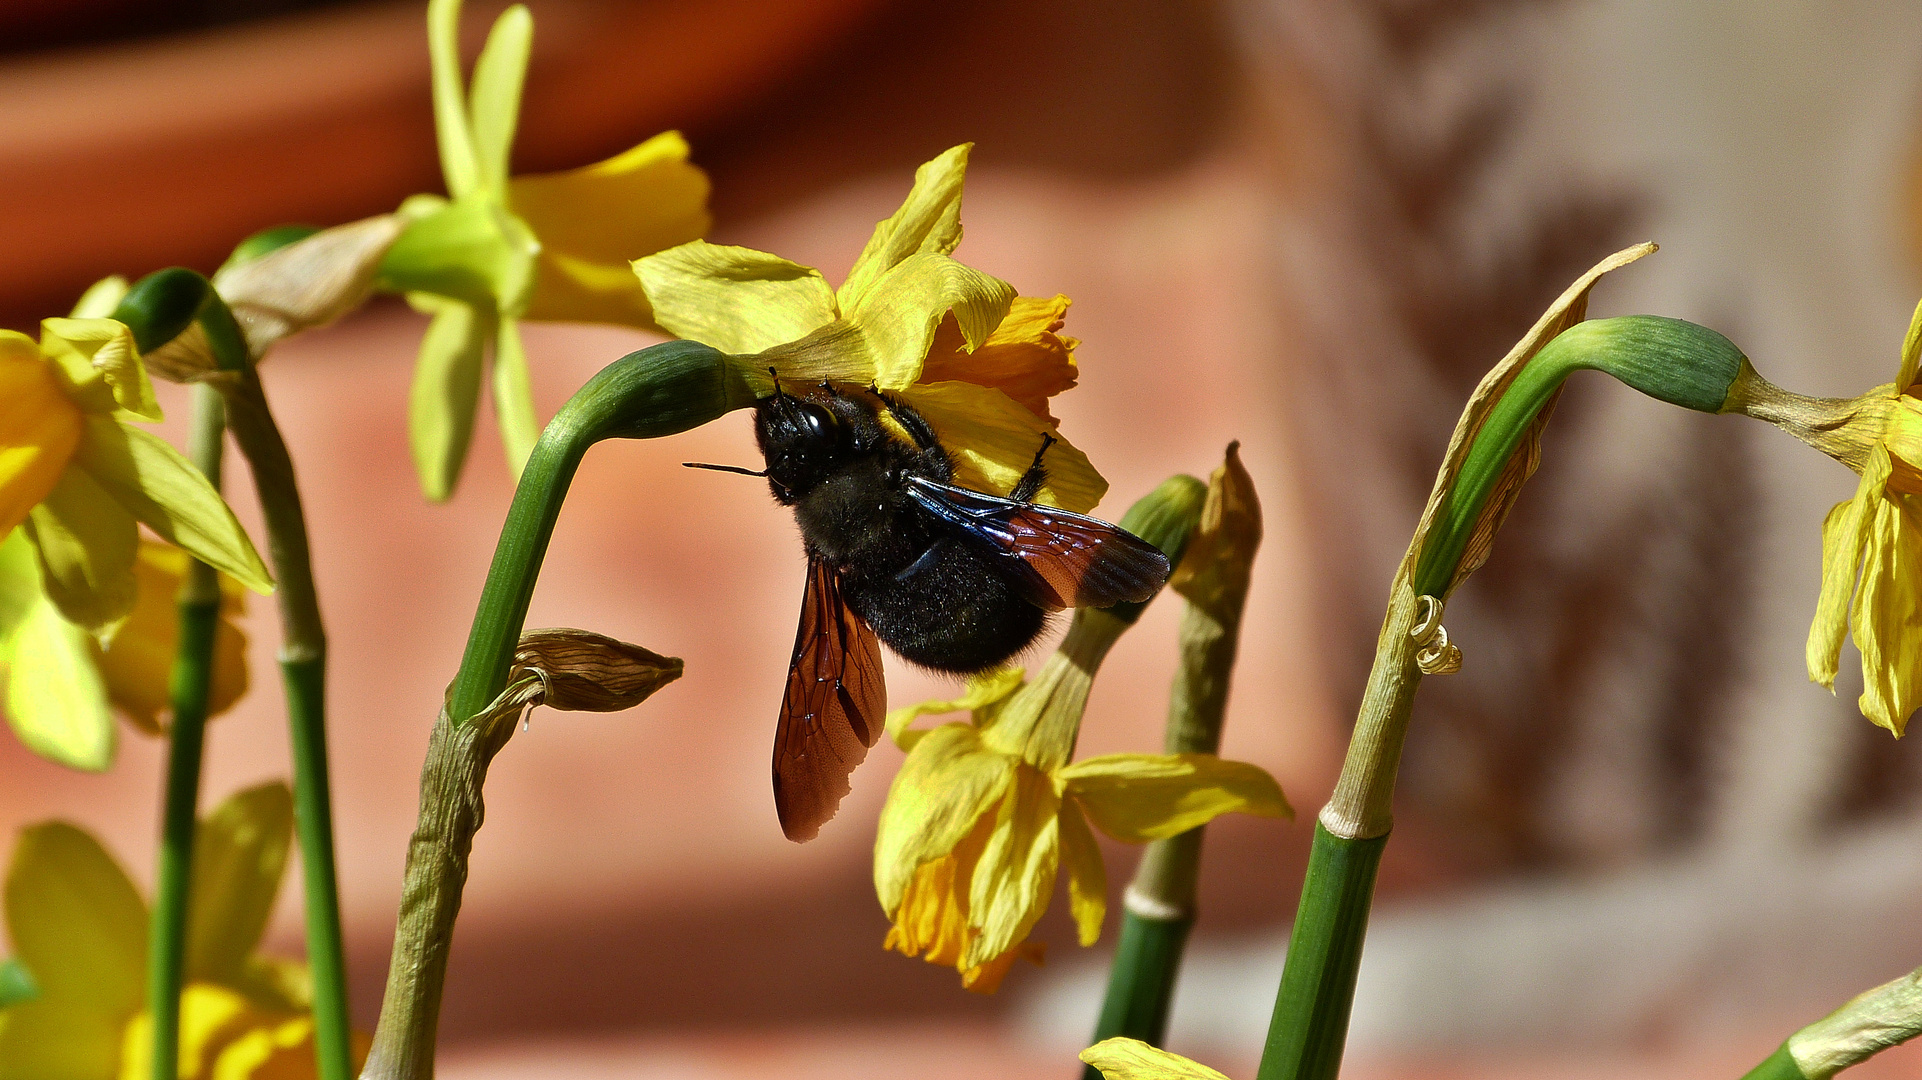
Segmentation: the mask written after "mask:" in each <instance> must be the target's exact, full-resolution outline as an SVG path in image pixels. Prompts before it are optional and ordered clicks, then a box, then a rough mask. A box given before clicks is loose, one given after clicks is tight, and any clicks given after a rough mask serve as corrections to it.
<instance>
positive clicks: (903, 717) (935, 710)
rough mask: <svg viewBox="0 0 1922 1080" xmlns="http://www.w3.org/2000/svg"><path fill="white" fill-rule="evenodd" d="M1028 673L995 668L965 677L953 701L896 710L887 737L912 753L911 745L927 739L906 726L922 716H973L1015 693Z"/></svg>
mask: <svg viewBox="0 0 1922 1080" xmlns="http://www.w3.org/2000/svg"><path fill="white" fill-rule="evenodd" d="M1025 678H1027V673H1026V672H1025V671H1023V670H1022V669H1021V668H1019V667H1004V668H996V669H994V670H993V671H989V672H984V673H982V674H980V675H970V676H968V686H967V692H966V693H964V694H962V695H961V696H960V697H958V698H956V699H954V700H953V701H923V702H921V703H920V704H918V705H909V706H907V707H906V708H901V709H896V710H894V711H893V712H890V713H889V714H888V720H887V732H888V737H889V738H891V739H893V740H894V744H895V745H896V746H899V747H900V748H901V749H903V750H912V749H914V744H915V743H917V742H920V741H921V737H922V736H924V735H927V734H928V732H927V731H911V730H909V729H908V725H909V724H912V723H914V722H915V720H917V719H919V718H920V717H923V716H945V715H947V714H948V713H957V712H965V713H972V712H974V711H975V710H977V709H982V708H986V707H987V706H988V705H990V704H992V703H994V702H997V701H1000V700H1001V699H1002V698H1005V697H1007V696H1008V695H1009V694H1012V693H1014V692H1015V690H1016V688H1018V687H1019V686H1020V685H1021V683H1022V680H1024V679H1025Z"/></svg>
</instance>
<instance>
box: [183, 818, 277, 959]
mask: <svg viewBox="0 0 1922 1080" xmlns="http://www.w3.org/2000/svg"><path fill="white" fill-rule="evenodd" d="M293 827H294V796H293V792H292V791H290V790H288V788H287V785H286V784H285V783H283V782H281V781H279V780H275V781H272V782H269V783H265V784H260V785H258V786H256V787H251V788H248V789H246V790H245V791H240V792H236V793H235V794H233V795H230V796H228V797H227V799H226V800H225V801H223V802H222V803H221V804H220V805H219V806H217V807H215V808H214V810H213V812H212V813H210V814H208V815H207V816H206V817H205V818H203V819H201V821H200V823H199V826H198V829H197V831H196V832H195V834H194V866H193V889H192V892H191V894H190V895H191V897H192V910H191V911H190V912H189V914H188V923H187V958H186V973H187V978H188V979H190V980H195V979H197V980H205V981H208V982H218V983H221V984H223V985H227V986H234V985H235V984H236V983H238V982H240V981H241V980H242V979H243V977H244V973H245V969H246V965H247V958H248V957H249V956H250V955H251V954H252V953H253V951H254V949H255V948H256V947H257V946H258V945H259V944H260V935H261V933H262V932H263V931H265V930H266V928H267V918H268V916H269V915H271V914H273V909H274V898H275V896H276V895H277V894H278V893H279V891H280V879H281V874H282V872H283V871H284V870H285V869H286V867H287V848H288V844H289V842H290V841H291V839H292V837H293Z"/></svg>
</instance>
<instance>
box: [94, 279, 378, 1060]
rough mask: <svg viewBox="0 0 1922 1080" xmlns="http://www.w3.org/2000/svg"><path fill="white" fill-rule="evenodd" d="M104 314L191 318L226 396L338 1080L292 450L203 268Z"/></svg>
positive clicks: (317, 709)
mask: <svg viewBox="0 0 1922 1080" xmlns="http://www.w3.org/2000/svg"><path fill="white" fill-rule="evenodd" d="M196 290H197V291H196ZM183 310H186V311H191V313H192V314H191V318H189V319H183V318H182V317H181V312H182V311H183ZM113 317H114V318H116V319H118V320H120V321H121V322H123V323H126V324H127V326H128V327H129V328H130V329H132V331H133V333H134V340H135V343H136V344H137V345H138V346H139V347H140V349H141V351H142V352H147V351H151V350H153V349H155V348H158V347H159V346H161V345H164V344H165V343H166V342H168V341H170V340H172V338H173V337H174V336H176V335H177V334H179V333H180V332H181V331H182V330H184V329H185V328H186V327H187V325H189V324H190V323H193V322H197V323H198V324H199V325H200V327H201V330H202V331H203V332H204V333H205V334H206V335H207V341H208V343H209V345H210V346H211V347H212V350H213V353H214V356H215V358H216V360H217V361H218V362H219V370H218V371H215V372H212V373H210V374H209V376H208V379H207V382H208V384H209V385H211V386H214V387H217V388H218V389H219V390H220V392H221V394H222V396H223V397H224V399H225V403H226V413H227V425H228V428H229V430H231V431H232V432H233V434H234V441H235V442H236V443H237V444H238V445H239V447H240V450H241V453H242V454H243V455H244V456H245V457H246V458H247V463H248V465H249V466H250V468H251V470H252V472H253V477H254V489H255V492H256V493H257V495H258V497H259V499H260V506H261V512H262V517H263V518H264V519H265V520H266V523H267V549H268V557H269V559H270V560H271V561H272V563H273V567H274V576H275V579H276V588H275V593H274V599H275V602H276V606H277V607H278V608H279V612H280V629H281V647H280V667H281V682H282V685H283V687H284V690H285V693H286V697H287V719H288V725H289V728H290V732H291V742H292V748H293V766H294V822H295V831H296V833H297V835H298V837H299V841H300V856H301V870H302V877H303V884H304V886H305V901H306V903H305V908H306V915H307V964H308V967H309V970H310V972H311V975H312V980H313V1014H314V1044H315V1058H316V1063H317V1065H318V1074H319V1077H320V1080H348V1078H349V1077H350V1076H351V1074H352V1072H353V1063H352V1060H351V1057H350V1053H349V1035H350V1032H349V1027H348V1014H347V980H346V963H345V959H344V956H345V950H344V949H343V947H342V940H341V928H340V895H339V887H338V884H337V882H336V879H335V870H334V838H333V812H332V806H331V796H330V790H331V789H330V787H329V783H328V775H327V728H326V715H327V711H326V663H327V635H326V631H325V629H324V628H323V626H322V624H321V618H320V600H319V595H318V593H317V592H316V591H315V588H314V575H313V564H312V559H311V557H310V555H309V552H308V544H307V520H306V513H305V511H304V510H303V508H302V506H301V501H300V489H299V486H298V484H297V483H296V482H295V478H294V467H293V459H292V458H291V457H290V456H289V455H288V453H287V444H286V442H285V440H283V439H282V438H281V434H280V428H279V427H278V426H277V425H276V424H275V423H274V418H273V412H272V411H271V410H270V409H269V408H268V406H267V397H266V394H265V393H264V392H263V390H262V388H261V385H260V379H259V376H258V374H257V373H256V372H255V370H254V365H253V358H252V357H251V356H250V355H249V354H248V352H247V345H246V340H245V338H244V337H243V336H242V335H241V332H240V328H239V326H238V325H237V324H236V323H235V322H234V318H233V314H232V313H231V312H230V311H228V309H227V305H226V304H225V303H224V302H223V301H222V300H221V299H220V296H219V294H218V293H216V292H215V291H214V289H213V286H212V285H211V284H210V283H209V282H208V281H207V279H206V278H204V277H201V276H200V275H199V274H197V273H194V272H193V271H191V270H185V269H182V268H180V267H174V268H171V269H168V270H161V271H157V272H156V273H153V274H150V275H148V276H147V277H146V278H143V279H141V281H140V282H138V283H137V284H136V285H135V286H134V287H133V289H132V290H130V291H129V292H128V294H127V298H126V299H125V300H123V301H122V302H121V304H120V307H119V308H118V309H117V310H116V311H115V312H114V315H113Z"/></svg>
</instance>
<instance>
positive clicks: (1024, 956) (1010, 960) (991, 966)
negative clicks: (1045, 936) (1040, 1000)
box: [961, 941, 1048, 994]
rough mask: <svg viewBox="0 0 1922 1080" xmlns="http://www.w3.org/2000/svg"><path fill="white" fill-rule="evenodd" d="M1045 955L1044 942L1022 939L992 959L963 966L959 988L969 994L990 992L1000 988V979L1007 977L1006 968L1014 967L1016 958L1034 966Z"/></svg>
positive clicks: (1039, 965)
mask: <svg viewBox="0 0 1922 1080" xmlns="http://www.w3.org/2000/svg"><path fill="white" fill-rule="evenodd" d="M1047 956H1048V946H1047V945H1046V944H1045V943H1043V942H1039V941H1023V942H1021V943H1019V944H1017V945H1016V946H1015V947H1014V948H1012V949H1009V950H1008V951H1007V952H1004V953H1002V954H1001V955H1000V956H997V957H995V958H994V959H992V960H989V961H987V962H985V963H981V964H977V965H975V966H974V967H971V968H963V969H962V971H961V988H962V989H963V990H966V991H968V992H969V993H971V994H992V993H994V992H995V991H996V990H999V989H1001V980H1002V979H1005V978H1007V977H1008V969H1010V968H1012V967H1014V962H1015V961H1016V960H1026V961H1027V962H1028V963H1030V964H1033V965H1034V966H1035V967H1041V966H1042V965H1043V964H1044V963H1045V962H1046V960H1047Z"/></svg>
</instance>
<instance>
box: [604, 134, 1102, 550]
mask: <svg viewBox="0 0 1922 1080" xmlns="http://www.w3.org/2000/svg"><path fill="white" fill-rule="evenodd" d="M969 149H970V148H969V146H967V145H962V146H957V147H954V148H953V149H951V150H949V151H947V152H946V153H944V154H942V155H941V156H940V157H937V158H935V159H934V160H933V161H930V162H928V163H927V164H925V165H922V166H921V167H920V168H919V169H918V170H916V171H915V174H914V186H913V188H912V189H911V190H910V191H909V192H908V197H907V199H906V200H905V201H903V202H902V204H901V207H900V209H898V210H896V211H895V212H894V214H893V215H892V216H890V217H888V218H887V219H886V220H884V221H882V222H880V223H879V224H877V225H876V226H875V227H874V235H873V236H872V237H871V238H870V239H869V240H868V243H867V246H866V247H865V248H864V249H862V251H861V255H860V257H859V258H857V259H856V260H855V262H854V266H853V268H852V269H851V270H849V271H848V276H847V279H846V280H845V281H843V282H842V283H841V286H840V288H839V289H835V288H831V287H829V285H828V284H827V281H826V280H825V279H824V278H823V277H822V276H821V273H820V271H818V270H815V269H814V268H812V267H807V266H802V265H800V264H798V263H794V262H790V261H789V260H787V259H783V258H781V257H780V256H778V255H771V254H769V253H767V252H764V251H755V250H753V249H752V248H744V247H727V246H722V245H718V244H709V243H706V242H704V241H694V242H691V243H687V244H682V245H681V246H679V247H676V248H671V249H669V250H667V251H663V252H661V253H660V254H658V255H650V256H648V257H647V258H644V259H638V260H636V261H635V263H634V272H635V273H636V274H637V275H638V276H639V277H640V280H641V283H642V285H643V286H644V287H645V289H646V292H647V298H648V301H649V302H650V303H651V304H652V305H653V307H654V315H655V319H656V320H657V321H658V322H659V323H660V325H661V326H662V327H663V328H664V329H666V330H668V331H669V332H671V333H673V334H675V335H676V336H678V337H682V338H687V339H689V340H692V341H699V342H703V343H705V344H707V345H711V346H713V347H714V348H716V349H719V350H721V351H722V352H725V353H729V354H731V357H732V359H733V360H734V361H735V363H736V364H737V366H738V367H739V368H740V369H741V371H742V374H743V377H745V378H748V379H751V380H758V385H760V386H761V387H762V388H763V389H762V391H761V392H762V393H769V392H771V391H772V389H773V384H772V382H771V381H770V376H769V369H770V368H772V369H773V374H774V377H778V378H780V379H783V380H789V381H791V382H793V383H795V384H797V385H812V384H816V383H820V382H823V381H828V382H835V383H843V384H850V385H854V386H860V387H866V386H874V387H876V388H878V389H880V390H882V391H884V392H886V393H888V394H890V395H893V396H895V397H898V398H899V399H901V400H902V401H905V402H906V403H907V404H908V405H910V406H912V407H913V408H914V409H915V410H916V411H917V412H919V413H920V414H921V415H922V416H924V417H926V418H927V420H928V422H929V423H930V424H931V425H933V427H934V431H935V434H936V435H937V436H938V437H939V438H940V440H941V443H942V445H943V446H944V447H946V448H947V450H948V453H949V456H950V457H952V458H953V460H954V465H955V483H956V484H958V485H960V486H961V487H966V488H971V489H974V490H977V491H985V492H989V493H991V494H1003V493H1006V492H1007V491H1009V490H1010V489H1012V488H1013V487H1014V485H1015V482H1016V481H1018V480H1019V479H1020V477H1021V474H1022V473H1023V472H1024V471H1026V469H1027V467H1028V465H1029V463H1030V462H1032V461H1033V460H1034V453H1035V449H1036V448H1037V447H1038V446H1040V445H1041V442H1042V436H1043V435H1044V434H1045V435H1052V436H1054V437H1055V438H1056V439H1057V440H1060V435H1059V432H1058V431H1057V429H1056V424H1055V421H1054V418H1053V417H1052V416H1051V415H1050V414H1049V411H1048V399H1049V398H1051V397H1053V396H1054V395H1055V394H1058V393H1060V392H1061V391H1063V390H1066V389H1068V388H1070V387H1072V386H1073V385H1074V384H1075V379H1076V365H1075V358H1074V350H1075V346H1076V344H1077V343H1076V341H1075V340H1074V339H1073V338H1070V337H1065V336H1063V335H1062V334H1061V333H1060V330H1061V326H1062V320H1063V318H1064V316H1065V313H1066V311H1067V307H1068V299H1067V297H1064V296H1055V297H1051V298H1048V299H1032V298H1027V297H1019V296H1016V295H1015V291H1014V288H1013V286H1011V285H1009V284H1008V283H1007V282H1005V281H1002V280H1000V279H999V278H995V277H991V276H989V275H987V274H984V273H982V272H980V271H979V270H975V269H973V268H971V267H969V266H967V265H965V264H963V263H961V262H959V261H957V260H955V259H954V258H953V257H952V253H953V251H954V249H955V247H956V246H957V245H959V244H960V242H961V193H962V183H963V180H964V179H965V176H966V173H967V164H968V152H969ZM889 422H890V423H891V422H892V421H889ZM904 437H905V436H904ZM1106 490H1107V482H1106V481H1104V480H1103V479H1102V478H1101V475H1100V474H1099V473H1097V472H1095V470H1094V467H1093V466H1092V465H1091V464H1089V462H1088V459H1087V456H1086V455H1084V454H1082V453H1081V452H1080V451H1079V450H1076V449H1075V448H1074V447H1073V446H1071V445H1069V444H1067V443H1066V442H1064V441H1057V443H1056V444H1055V445H1054V446H1052V447H1051V448H1050V449H1049V450H1048V479H1047V482H1046V483H1045V484H1043V485H1042V488H1041V493H1040V494H1039V495H1038V496H1037V498H1036V501H1037V502H1043V503H1048V504H1051V505H1055V506H1059V507H1061V508H1063V509H1065V510H1072V511H1075V512H1077V513H1085V512H1087V511H1088V510H1091V509H1093V508H1094V506H1095V504H1096V503H1098V502H1099V501H1100V500H1101V496H1102V494H1103V493H1104V492H1105V491H1106Z"/></svg>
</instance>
